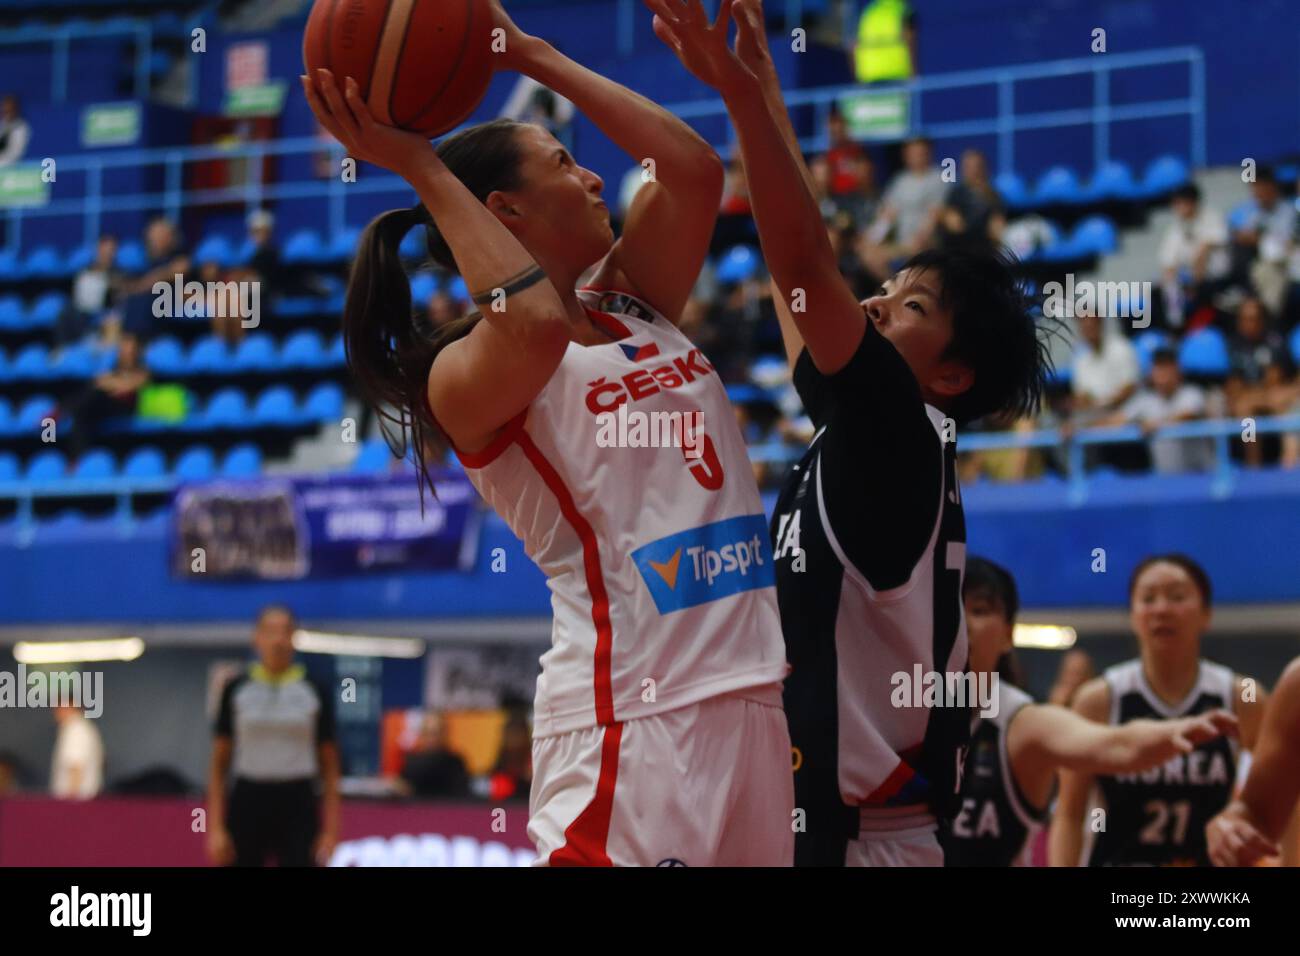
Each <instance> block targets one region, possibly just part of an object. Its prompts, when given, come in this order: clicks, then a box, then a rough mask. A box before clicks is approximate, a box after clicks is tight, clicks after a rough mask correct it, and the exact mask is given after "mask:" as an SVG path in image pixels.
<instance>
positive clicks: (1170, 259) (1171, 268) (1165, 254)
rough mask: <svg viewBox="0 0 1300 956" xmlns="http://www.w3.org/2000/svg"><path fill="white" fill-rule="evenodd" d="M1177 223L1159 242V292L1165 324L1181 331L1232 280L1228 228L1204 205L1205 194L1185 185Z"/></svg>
mask: <svg viewBox="0 0 1300 956" xmlns="http://www.w3.org/2000/svg"><path fill="white" fill-rule="evenodd" d="M1173 213H1174V221H1173V222H1171V223H1170V224H1169V228H1168V229H1167V230H1166V231H1165V235H1164V238H1163V239H1162V240H1161V241H1160V270H1161V282H1160V288H1161V293H1162V295H1163V298H1164V311H1165V320H1166V323H1167V324H1168V325H1169V326H1170V327H1171V328H1182V326H1183V322H1184V319H1185V317H1186V314H1187V312H1188V311H1190V310H1193V309H1198V308H1201V307H1203V306H1205V305H1208V304H1209V303H1210V300H1211V299H1212V297H1213V296H1214V295H1215V294H1216V293H1217V292H1219V291H1221V290H1222V289H1223V287H1224V285H1225V281H1226V280H1227V278H1228V272H1229V266H1230V263H1229V257H1228V223H1227V220H1226V219H1224V217H1223V215H1222V214H1221V213H1219V212H1218V211H1217V210H1214V209H1210V208H1208V207H1205V206H1202V205H1201V190H1200V188H1199V187H1197V185H1196V184H1195V183H1187V184H1186V185H1184V186H1180V187H1179V188H1178V189H1177V190H1175V192H1174V195H1173Z"/></svg>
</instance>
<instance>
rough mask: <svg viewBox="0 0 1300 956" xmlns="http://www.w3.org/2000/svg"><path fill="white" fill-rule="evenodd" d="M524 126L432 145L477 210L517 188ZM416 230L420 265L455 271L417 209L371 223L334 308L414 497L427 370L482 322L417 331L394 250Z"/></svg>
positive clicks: (428, 440) (495, 125)
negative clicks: (423, 255) (407, 468)
mask: <svg viewBox="0 0 1300 956" xmlns="http://www.w3.org/2000/svg"><path fill="white" fill-rule="evenodd" d="M526 126H527V124H524V123H518V122H515V121H514V120H508V119H497V120H493V121H492V122H490V123H480V124H479V125H477V126H471V127H469V128H468V129H465V130H461V131H460V132H459V133H456V134H455V135H454V136H449V137H447V138H446V139H444V140H443V141H442V142H441V143H439V144H438V146H437V152H438V156H439V157H440V158H441V159H442V161H443V163H445V164H446V166H447V168H448V169H449V170H451V172H452V174H453V175H454V176H455V177H456V178H457V179H459V180H460V181H461V182H462V183H464V184H465V187H466V188H467V189H468V190H469V191H470V192H471V193H472V194H473V195H474V196H475V198H477V199H478V200H479V201H480V202H482V201H484V200H486V199H487V197H488V195H489V194H491V193H492V192H494V191H495V190H498V189H505V190H509V189H518V188H519V187H520V186H521V185H522V182H523V180H522V177H521V174H520V165H521V163H522V160H523V150H522V149H521V148H520V145H519V142H518V138H517V133H518V132H519V131H520V130H522V129H525V128H526ZM421 225H422V226H424V234H425V242H426V244H427V246H428V251H429V256H430V258H432V259H433V261H434V262H435V263H437V264H438V265H440V266H442V267H443V268H445V269H450V270H452V271H457V267H456V260H455V258H454V257H453V256H452V253H451V249H450V247H449V246H448V245H447V242H446V240H445V239H444V238H443V236H442V233H441V232H439V231H438V227H437V225H436V224H435V223H434V222H433V218H432V217H431V216H430V215H429V211H428V210H427V209H425V208H424V206H423V205H417V206H414V207H412V208H410V209H394V210H391V211H389V212H386V213H382V214H381V215H379V216H377V217H376V218H375V219H374V220H372V221H371V223H370V225H368V226H366V228H365V230H364V231H363V232H362V233H361V238H360V240H359V241H358V243H357V256H356V260H355V261H354V262H353V264H352V274H351V277H350V278H349V280H348V291H347V299H346V301H345V303H344V306H343V343H344V350H345V352H346V354H347V362H348V368H349V370H350V371H351V372H352V378H353V380H354V381H355V382H356V384H357V390H358V392H359V393H360V396H361V398H362V400H363V401H366V402H369V403H370V404H371V405H373V406H374V407H375V411H376V412H377V413H378V415H379V421H380V429H381V431H382V432H383V435H384V440H385V441H386V442H387V443H388V447H389V448H390V449H391V450H392V452H393V454H394V455H396V456H398V457H401V458H405V457H407V455H408V453H409V454H410V455H411V459H412V462H413V464H415V466H416V472H417V475H418V479H419V481H420V489H421V496H423V491H424V488H425V487H426V486H428V488H429V490H430V492H431V493H432V491H433V485H432V481H431V480H430V478H429V476H428V475H427V474H426V471H425V460H426V454H427V453H428V451H429V450H430V449H431V448H433V447H434V446H435V445H437V444H439V443H440V441H441V439H440V437H439V435H440V429H439V428H438V426H437V424H436V423H435V422H434V421H433V416H432V415H431V414H430V413H429V410H428V407H427V401H426V398H425V396H426V394H427V389H428V382H429V368H430V366H432V365H433V360H434V359H435V358H436V357H437V355H438V353H439V352H440V351H442V349H443V348H445V347H446V346H447V345H448V344H450V343H451V342H454V341H456V340H457V339H460V338H464V337H465V336H466V335H468V334H469V331H470V329H472V328H473V327H474V325H475V324H476V323H477V322H478V321H479V319H481V318H482V316H480V315H479V314H478V313H477V312H473V313H471V314H469V315H467V316H463V317H462V318H459V319H454V320H453V321H451V322H448V323H446V324H444V325H442V326H439V327H438V328H436V329H434V330H432V332H429V331H427V328H428V327H427V326H425V330H423V331H422V330H421V329H418V328H417V327H416V324H415V321H414V317H413V315H412V306H411V287H410V284H409V280H408V279H407V275H406V270H405V269H404V268H403V267H402V260H401V256H400V254H399V252H398V247H399V246H400V245H401V242H402V239H403V238H404V237H405V236H406V234H407V233H408V232H410V231H411V230H412V229H414V228H415V227H417V226H421ZM390 425H392V426H395V427H394V428H392V429H390V427H389V426H390Z"/></svg>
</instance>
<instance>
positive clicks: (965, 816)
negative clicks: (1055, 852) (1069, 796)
mask: <svg viewBox="0 0 1300 956" xmlns="http://www.w3.org/2000/svg"><path fill="white" fill-rule="evenodd" d="M1033 702H1034V701H1033V698H1031V697H1030V696H1029V695H1028V694H1026V693H1025V692H1024V691H1023V690H1021V689H1020V688H1018V687H1013V686H1012V685H1011V684H1008V683H1006V682H1005V681H999V682H998V712H997V716H995V717H987V718H986V717H980V716H979V715H978V714H977V715H976V716H975V718H974V720H973V721H972V730H971V737H970V750H969V752H968V754H967V757H966V772H965V773H964V774H963V775H962V781H961V793H960V802H959V803H958V807H957V812H956V813H955V814H953V815H952V816H950V817H948V818H947V819H946V820H945V821H944V825H943V826H942V827H941V828H940V830H939V834H940V842H941V843H942V844H943V857H944V866H1021V865H1024V864H1025V863H1026V862H1027V859H1026V855H1027V853H1028V848H1029V841H1030V838H1031V837H1033V836H1034V835H1035V834H1036V833H1038V831H1039V830H1041V829H1042V828H1043V826H1044V824H1045V823H1046V822H1047V806H1043V807H1035V806H1033V805H1032V804H1031V803H1030V802H1029V801H1028V800H1027V799H1026V798H1025V795H1024V794H1023V793H1021V792H1020V787H1019V785H1017V783H1016V778H1015V774H1014V773H1012V769H1011V755H1010V752H1009V751H1008V749H1007V734H1008V731H1009V729H1010V727H1011V721H1012V720H1013V719H1014V718H1015V716H1016V715H1017V714H1018V713H1020V711H1021V710H1023V709H1024V708H1025V707H1026V706H1027V705H1029V704H1032V703H1033ZM1047 803H1048V805H1050V804H1051V800H1048V801H1047Z"/></svg>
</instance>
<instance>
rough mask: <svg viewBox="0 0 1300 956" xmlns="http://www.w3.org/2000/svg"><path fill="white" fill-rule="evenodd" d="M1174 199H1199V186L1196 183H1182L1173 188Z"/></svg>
mask: <svg viewBox="0 0 1300 956" xmlns="http://www.w3.org/2000/svg"><path fill="white" fill-rule="evenodd" d="M1173 198H1174V199H1186V200H1187V201H1188V202H1200V201H1201V187H1200V186H1198V185H1196V183H1190V182H1189V183H1183V184H1182V185H1181V186H1179V187H1178V188H1177V189H1175V190H1174V195H1173Z"/></svg>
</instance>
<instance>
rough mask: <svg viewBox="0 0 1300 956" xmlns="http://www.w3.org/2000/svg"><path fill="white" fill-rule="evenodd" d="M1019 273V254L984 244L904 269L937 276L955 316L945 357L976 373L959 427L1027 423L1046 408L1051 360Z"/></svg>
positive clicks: (938, 252)
mask: <svg viewBox="0 0 1300 956" xmlns="http://www.w3.org/2000/svg"><path fill="white" fill-rule="evenodd" d="M1019 267H1020V262H1019V260H1017V259H1016V257H1015V256H1014V255H1013V254H1012V253H1010V252H1008V251H1006V250H1004V249H993V248H991V247H989V246H987V245H984V244H977V243H958V244H956V245H954V246H951V247H946V248H943V249H928V250H926V251H924V252H919V253H917V254H916V255H914V256H912V258H911V259H909V260H907V262H906V263H905V264H904V266H903V268H904V269H918V270H924V271H927V272H933V273H934V274H935V275H936V276H938V278H939V283H940V302H941V304H942V305H943V306H944V307H945V308H948V309H951V311H952V341H951V342H950V343H949V344H948V348H947V349H946V351H945V352H944V358H945V359H956V360H959V361H961V362H964V363H965V364H966V365H967V366H969V367H970V369H971V370H972V371H973V372H974V373H975V381H974V382H973V383H972V384H971V387H970V388H968V389H967V390H966V391H965V392H963V393H962V394H961V395H958V396H957V397H956V398H954V399H953V400H952V401H951V403H950V405H949V407H948V410H947V411H948V414H949V415H951V416H952V418H953V419H954V420H955V421H956V422H957V424H959V425H962V424H965V423H967V422H971V421H974V420H975V419H977V418H983V417H984V416H986V415H993V416H997V417H999V418H1008V419H1012V420H1014V419H1019V418H1023V417H1025V416H1026V415H1032V414H1034V413H1035V412H1037V410H1038V407H1039V404H1040V403H1041V402H1042V397H1043V391H1044V389H1045V388H1046V387H1047V378H1048V375H1049V374H1050V372H1051V369H1052V358H1051V355H1050V354H1049V353H1048V348H1047V344H1048V343H1047V339H1046V338H1045V336H1042V335H1040V334H1039V329H1038V326H1037V324H1036V323H1035V321H1034V317H1033V314H1032V313H1031V310H1030V302H1029V298H1028V296H1026V295H1025V290H1024V288H1023V286H1022V285H1021V281H1020V279H1019V278H1018V275H1017V273H1018V271H1019ZM1048 331H1049V332H1050V331H1054V330H1048Z"/></svg>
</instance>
